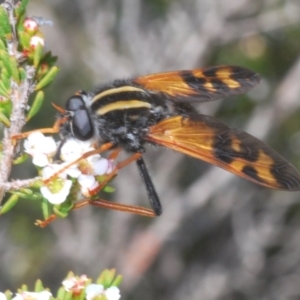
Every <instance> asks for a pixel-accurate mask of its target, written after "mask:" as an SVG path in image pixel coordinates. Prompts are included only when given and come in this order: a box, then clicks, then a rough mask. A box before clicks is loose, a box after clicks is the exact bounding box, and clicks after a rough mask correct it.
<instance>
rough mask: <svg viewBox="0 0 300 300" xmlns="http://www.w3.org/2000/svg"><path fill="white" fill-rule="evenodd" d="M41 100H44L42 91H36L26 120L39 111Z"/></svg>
mask: <svg viewBox="0 0 300 300" xmlns="http://www.w3.org/2000/svg"><path fill="white" fill-rule="evenodd" d="M43 101H44V92H43V91H38V92H37V94H36V95H35V97H34V100H33V103H32V105H31V107H30V110H29V112H28V114H27V117H26V121H29V120H30V119H31V118H32V117H33V116H35V115H36V114H37V113H38V112H39V110H40V108H41V106H42V104H43Z"/></svg>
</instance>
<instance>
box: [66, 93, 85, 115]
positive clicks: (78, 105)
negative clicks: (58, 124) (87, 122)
mask: <svg viewBox="0 0 300 300" xmlns="http://www.w3.org/2000/svg"><path fill="white" fill-rule="evenodd" d="M78 109H85V103H84V101H83V99H82V97H81V96H72V97H71V98H69V99H68V101H67V103H66V110H67V111H73V112H76V110H78Z"/></svg>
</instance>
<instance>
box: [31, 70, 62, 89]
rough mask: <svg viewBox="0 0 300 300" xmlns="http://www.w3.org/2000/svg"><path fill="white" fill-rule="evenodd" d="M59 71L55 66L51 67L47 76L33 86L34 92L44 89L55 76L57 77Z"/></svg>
mask: <svg viewBox="0 0 300 300" xmlns="http://www.w3.org/2000/svg"><path fill="white" fill-rule="evenodd" d="M58 71H59V68H58V67H56V66H53V67H52V68H51V69H50V70H49V71H48V72H47V74H46V75H45V76H44V77H43V78H42V79H41V80H40V81H39V83H38V84H37V85H36V86H35V90H36V91H38V90H40V89H42V88H44V87H45V86H46V85H48V84H49V83H51V82H52V81H53V79H54V78H55V76H56V75H57V73H58Z"/></svg>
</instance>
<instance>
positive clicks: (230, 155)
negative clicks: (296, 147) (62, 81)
mask: <svg viewBox="0 0 300 300" xmlns="http://www.w3.org/2000/svg"><path fill="white" fill-rule="evenodd" d="M259 82H260V76H259V75H258V74H256V73H255V72H253V71H250V70H248V69H245V68H241V67H236V66H217V67H208V68H203V69H196V70H190V71H173V72H166V73H158V74H152V75H146V76H141V77H137V78H134V79H130V80H115V81H113V82H112V83H111V84H108V85H103V86H101V87H99V88H98V89H96V90H95V92H93V93H84V92H80V93H77V94H75V95H73V96H72V97H71V98H69V99H68V101H67V103H66V106H65V108H64V109H62V108H59V111H60V117H59V119H58V121H57V122H56V125H55V126H54V127H53V131H59V132H60V135H61V137H62V140H63V141H64V140H67V139H68V138H70V137H72V138H76V139H79V140H82V141H84V140H89V139H93V140H94V141H95V142H96V143H97V144H98V146H99V150H97V152H99V153H100V152H102V151H106V150H113V154H112V155H111V156H112V157H113V158H116V157H117V155H118V153H119V152H120V150H125V151H126V152H128V153H131V154H132V155H131V157H129V158H128V159H127V160H126V161H124V162H123V163H120V164H119V165H118V166H117V169H120V168H122V167H123V166H125V165H127V164H128V163H130V162H132V161H136V163H137V166H138V169H139V171H140V174H141V176H142V179H143V181H144V183H145V186H146V189H147V192H148V195H149V199H150V202H151V206H152V209H153V211H152V210H151V211H150V210H148V209H145V208H142V207H135V206H134V207H131V206H126V205H121V204H117V203H114V204H113V203H109V204H107V205H106V204H105V205H104V204H103V203H104V202H101V201H102V200H99V201H97V200H93V201H90V202H91V204H93V205H96V206H105V207H110V208H113V209H117V210H125V211H130V212H134V213H138V214H142V215H149V216H154V215H160V214H161V211H162V209H161V204H160V201H159V198H158V196H157V193H156V191H155V188H154V186H153V183H152V181H151V178H150V176H149V174H148V171H147V168H146V165H145V163H144V160H143V158H142V154H143V152H144V151H145V148H144V146H145V144H147V143H150V144H154V145H161V146H165V147H167V148H169V149H172V150H175V151H179V152H181V153H184V154H187V155H190V156H193V157H195V158H198V159H200V160H203V161H206V162H208V163H210V164H213V165H217V166H219V167H221V168H223V169H225V170H227V171H229V172H232V173H234V174H236V175H238V176H241V177H243V178H245V179H248V180H250V181H253V182H255V183H257V184H260V185H262V186H265V187H268V188H273V189H281V190H289V191H298V190H300V174H299V172H298V171H297V170H296V169H295V168H294V167H293V166H292V165H291V164H289V163H288V162H287V161H286V160H285V159H284V158H283V157H281V156H280V155H279V154H278V153H277V152H276V151H274V150H273V149H272V148H270V147H269V146H267V145H266V144H265V143H263V142H262V141H260V140H258V139H257V138H255V137H253V136H251V135H250V134H248V133H246V132H244V131H241V130H238V129H232V128H230V127H228V126H227V125H226V124H224V123H223V122H221V121H219V120H217V119H215V118H213V117H211V116H207V115H202V114H199V113H198V112H197V111H196V109H195V108H194V107H193V106H192V104H193V103H200V102H207V101H212V100H217V99H220V98H224V97H227V96H232V95H239V94H242V93H245V92H247V91H249V90H250V89H252V88H253V87H255V86H256V85H257V84H258V83H259ZM115 173H116V171H115V172H113V173H112V175H111V176H108V179H107V180H106V181H105V183H106V182H108V181H109V180H110V179H111V178H112V177H113V176H114V175H115ZM105 183H103V184H105ZM103 201H104V200H103ZM105 203H106V202H105Z"/></svg>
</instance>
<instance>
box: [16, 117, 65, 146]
mask: <svg viewBox="0 0 300 300" xmlns="http://www.w3.org/2000/svg"><path fill="white" fill-rule="evenodd" d="M66 121H67V118H61V119H57V120H56V122H55V123H54V124H53V126H52V127H49V128H40V129H35V130H30V131H26V132H23V133H20V134H16V135H14V136H13V137H12V139H13V140H14V141H16V140H20V139H24V138H26V137H28V136H29V135H30V134H31V133H33V132H37V131H38V132H41V133H58V132H59V129H60V125H61V124H63V123H65V122H66Z"/></svg>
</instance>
